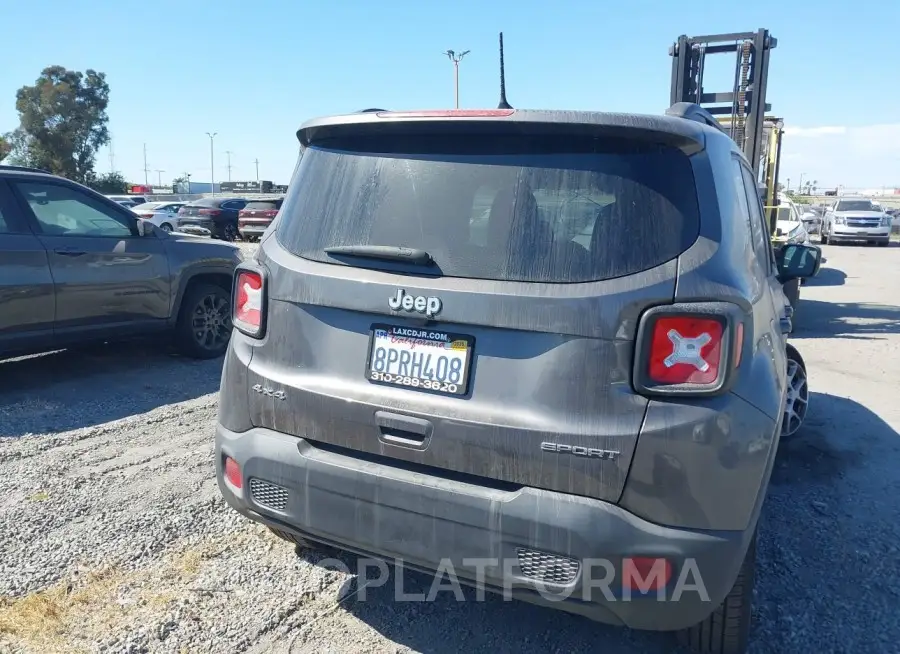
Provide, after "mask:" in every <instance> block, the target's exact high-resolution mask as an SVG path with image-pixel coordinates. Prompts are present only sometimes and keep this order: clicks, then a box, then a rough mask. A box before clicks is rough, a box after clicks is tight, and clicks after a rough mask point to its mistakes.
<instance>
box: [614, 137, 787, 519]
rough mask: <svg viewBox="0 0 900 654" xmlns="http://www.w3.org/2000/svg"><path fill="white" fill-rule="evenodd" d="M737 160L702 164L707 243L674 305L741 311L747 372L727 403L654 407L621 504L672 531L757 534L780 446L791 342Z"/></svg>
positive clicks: (694, 257) (687, 256)
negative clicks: (755, 235)
mask: <svg viewBox="0 0 900 654" xmlns="http://www.w3.org/2000/svg"><path fill="white" fill-rule="evenodd" d="M730 157H731V154H730V151H729V150H728V149H727V148H719V149H716V148H711V149H710V150H708V151H707V152H705V153H703V154H701V155H697V156H695V159H694V165H695V171H696V176H697V178H698V185H699V187H700V188H699V192H700V198H701V213H702V215H703V223H702V229H701V238H700V239H698V241H697V242H696V243H695V244H694V245H693V246H692V247H691V248H690V249H689V250H688V251H687V252H685V253H684V254H683V255H682V256H681V257H680V260H679V274H678V287H677V290H676V294H675V297H676V300H677V301H679V302H685V301H687V302H689V301H703V300H710V299H717V300H720V301H728V302H732V303H734V304H735V305H736V306H738V307H739V308H740V310H741V311H742V312H743V315H744V325H745V326H744V341H743V347H742V350H741V364H740V371H739V374H738V375H737V377H736V380H735V383H734V385H733V386H732V388H731V390H730V392H728V393H727V394H725V395H721V396H718V397H711V398H700V399H681V398H671V399H657V400H652V401H651V402H650V404H649V406H648V408H647V416H646V419H645V422H644V425H643V428H642V430H641V436H640V438H639V440H638V445H637V448H636V449H635V454H634V460H633V463H632V467H631V471H630V473H629V477H628V481H627V483H626V486H625V490H624V492H623V495H622V499H621V504H622V506H623V507H624V508H626V509H628V510H629V511H632V512H633V513H635V514H637V515H639V516H641V517H644V518H646V519H648V520H651V521H654V522H658V523H661V524H665V525H669V526H678V527H687V528H697V529H717V530H719V529H721V530H743V529H747V528H748V527H752V526H753V525H754V524H755V521H756V519H757V518H758V514H759V509H760V507H761V505H762V498H763V497H764V495H765V490H766V487H767V485H768V479H769V474H770V472H771V466H772V462H773V461H774V457H775V452H776V449H777V443H778V433H779V430H780V422H779V420H780V416H781V407H782V403H783V399H784V390H785V375H786V365H787V364H786V358H785V354H784V342H783V340H782V337H781V334H780V328H779V325H778V321H777V318H776V315H775V307H774V304H773V292H772V287H771V286H770V284H769V279H768V277H767V272H766V271H763V270H762V267H761V266H760V265H759V262H758V261H757V258H756V256H755V253H754V250H753V246H752V240H751V235H750V232H749V223H748V220H747V217H746V216H743V215H740V214H739V213H737V211H736V210H735V207H736V203H735V197H734V195H733V193H734V192H735V187H734V185H733V184H732V183H731V181H730V179H731V178H730V171H731V161H730ZM699 180H705V181H699ZM712 185H714V186H715V188H711V186H712ZM704 187H705V188H704ZM737 190H738V191H741V190H743V189H737Z"/></svg>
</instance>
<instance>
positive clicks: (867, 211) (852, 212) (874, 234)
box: [822, 197, 892, 247]
mask: <svg viewBox="0 0 900 654" xmlns="http://www.w3.org/2000/svg"><path fill="white" fill-rule="evenodd" d="M891 222H892V219H891V216H889V215H888V214H887V213H885V211H884V209H882V207H881V205H880V204H878V202H876V201H874V200H872V199H869V198H861V197H855V198H854V197H842V198H841V199H840V200H838V201H837V202H835V203H834V204H833V205H832V206H830V207H828V209H826V211H825V218H824V220H823V221H822V243H825V244H828V243H832V244H834V243H842V242H848V241H855V242H864V243H865V244H866V245H876V244H877V245H880V246H882V247H887V245H888V243H889V242H890V238H891Z"/></svg>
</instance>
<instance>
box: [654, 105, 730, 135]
mask: <svg viewBox="0 0 900 654" xmlns="http://www.w3.org/2000/svg"><path fill="white" fill-rule="evenodd" d="M666 115H667V116H674V117H675V118H685V119H687V120H693V121H694V122H696V123H703V124H704V125H708V126H709V127H714V128H715V129H717V130H719V131H720V132H722V133H723V134H727V133H728V132H726V131H725V128H724V127H722V125H720V124H719V121H718V120H716V119H715V116H713V115H712V114H711V113H709V112H708V111H707V110H706V109H704V108H703V107H701V106H700V105H699V104H696V103H694V102H676V103H675V104H673V105H672V106H671V107H669V108H668V109H666Z"/></svg>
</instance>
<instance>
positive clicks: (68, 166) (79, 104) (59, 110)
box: [9, 66, 109, 182]
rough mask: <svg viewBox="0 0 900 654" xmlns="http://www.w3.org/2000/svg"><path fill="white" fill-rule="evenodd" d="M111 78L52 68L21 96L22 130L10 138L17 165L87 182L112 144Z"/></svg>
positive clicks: (42, 72) (21, 90)
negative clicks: (103, 151)
mask: <svg viewBox="0 0 900 654" xmlns="http://www.w3.org/2000/svg"><path fill="white" fill-rule="evenodd" d="M108 105H109V84H107V83H106V75H105V74H104V73H98V72H96V71H94V70H90V69H88V70H87V71H86V72H84V73H81V72H79V71H74V70H67V69H66V68H64V67H62V66H49V67H47V68H45V69H44V70H43V71H41V75H40V77H38V78H37V80H36V81H35V83H34V85H33V86H23V87H22V88H20V89H19V90H18V92H17V93H16V109H17V110H18V112H19V128H18V129H17V130H15V131H14V132H13V133H12V134H11V135H9V138H10V140H11V142H12V149H13V154H12V158H13V159H14V160H15V162H16V163H20V164H24V165H30V166H35V167H38V168H43V169H45V170H49V171H50V172H52V173H55V174H57V175H62V176H64V177H68V178H69V179H74V180H75V181H78V182H87V181H89V180H90V179H91V177H92V175H93V172H94V161H95V159H96V156H97V150H98V149H99V148H100V147H101V146H103V145H105V144H107V143H108V142H109V129H108V127H107V123H108V122H109V118H108V116H107V115H106V108H107V106H108Z"/></svg>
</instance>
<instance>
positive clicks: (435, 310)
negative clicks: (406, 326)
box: [388, 288, 441, 318]
mask: <svg viewBox="0 0 900 654" xmlns="http://www.w3.org/2000/svg"><path fill="white" fill-rule="evenodd" d="M388 306H389V307H390V308H391V310H393V311H400V310H401V309H402V310H403V311H417V312H419V313H424V314H425V315H426V316H428V317H429V318H431V317H432V316H436V315H437V314H439V313H440V312H441V298H439V297H433V296H432V297H425V296H424V295H416V296H413V295H407V294H406V291H405V290H404V289H402V288H398V289H397V294H396V295H394V296H393V297H390V298H388Z"/></svg>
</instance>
